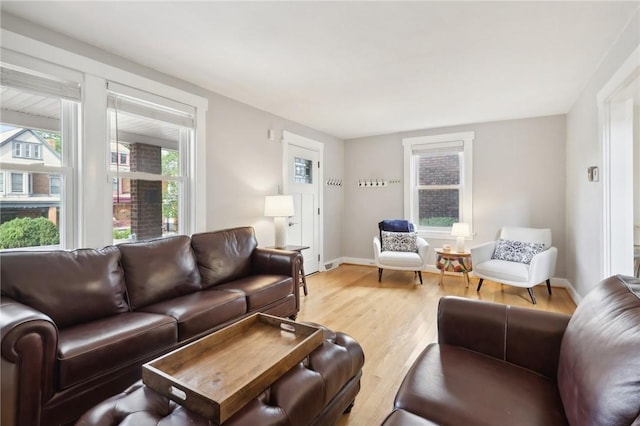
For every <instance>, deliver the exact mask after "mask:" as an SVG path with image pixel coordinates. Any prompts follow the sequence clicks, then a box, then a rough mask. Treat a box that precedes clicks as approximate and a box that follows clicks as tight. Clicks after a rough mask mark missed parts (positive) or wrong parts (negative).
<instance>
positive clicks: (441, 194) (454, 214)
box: [403, 132, 474, 238]
mask: <svg viewBox="0 0 640 426" xmlns="http://www.w3.org/2000/svg"><path fill="white" fill-rule="evenodd" d="M473 137H474V135H473V132H466V133H456V134H446V135H437V136H422V137H415V138H407V139H404V140H403V145H404V152H405V217H407V218H408V219H409V220H411V221H412V222H413V223H414V224H416V226H417V228H418V230H419V231H420V232H421V233H423V235H425V236H427V237H432V238H450V234H451V226H452V225H453V223H456V222H465V223H469V224H470V225H471V224H472V219H473V215H472V180H471V177H472V160H473V155H472V141H473Z"/></svg>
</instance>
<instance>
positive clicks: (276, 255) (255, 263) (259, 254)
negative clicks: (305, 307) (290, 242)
mask: <svg viewBox="0 0 640 426" xmlns="http://www.w3.org/2000/svg"><path fill="white" fill-rule="evenodd" d="M302 262H303V258H302V254H300V253H299V252H297V251H289V250H281V249H268V248H261V247H258V248H256V249H255V250H254V251H253V254H252V255H251V268H252V271H253V273H254V274H274V275H286V276H289V277H291V278H293V291H294V294H295V296H296V310H299V309H300V284H299V283H300V270H301V269H302Z"/></svg>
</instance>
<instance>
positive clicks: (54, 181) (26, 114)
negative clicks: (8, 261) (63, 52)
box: [0, 57, 80, 249]
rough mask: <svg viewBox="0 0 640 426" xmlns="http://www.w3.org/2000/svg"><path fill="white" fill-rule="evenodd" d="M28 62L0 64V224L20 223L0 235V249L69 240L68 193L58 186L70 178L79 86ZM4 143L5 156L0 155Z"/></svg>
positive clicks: (51, 68)
mask: <svg viewBox="0 0 640 426" xmlns="http://www.w3.org/2000/svg"><path fill="white" fill-rule="evenodd" d="M16 58H17V57H16ZM28 64H29V65H30V66H31V65H32V66H34V69H30V68H26V67H24V66H17V65H12V64H8V63H2V64H1V65H0V77H1V86H2V94H1V96H2V97H1V99H0V103H2V108H3V114H2V122H0V138H1V140H0V149H2V150H3V151H2V152H1V153H0V154H2V155H3V158H5V159H6V160H5V161H3V162H2V164H1V165H0V175H5V173H6V176H7V180H8V182H7V188H8V190H9V192H8V193H7V194H5V196H3V197H2V198H1V199H0V226H7V227H20V232H17V233H13V235H14V236H12V237H7V238H6V239H0V249H8V248H21V247H34V246H53V247H66V245H67V244H68V242H72V240H73V232H74V229H73V226H67V224H66V223H65V221H68V223H69V224H73V220H72V215H73V194H72V193H71V192H70V191H67V190H65V189H66V188H65V186H64V184H65V183H67V182H69V183H71V182H72V180H73V163H72V159H73V158H74V150H75V145H76V138H77V134H78V124H77V123H78V120H77V118H78V110H79V100H80V85H79V84H78V83H77V82H73V81H67V80H66V79H65V78H63V77H59V76H58V75H57V71H58V69H57V68H56V67H55V66H52V65H51V64H47V65H42V64H41V63H39V62H37V61H29V62H28ZM43 67H44V68H43ZM47 71H52V72H51V73H49V72H47ZM63 74H65V75H66V73H65V72H63ZM63 135H64V137H63ZM5 146H6V147H7V148H6V149H7V150H11V154H9V153H8V152H7V155H4V154H5V151H4V149H5V148H4V147H5ZM25 160H27V161H25ZM33 160H37V161H33ZM69 188H70V186H69ZM15 219H20V221H15V222H13V223H12V224H9V222H12V221H14V220H15ZM8 234H9V233H7V234H5V235H8ZM16 235H19V237H18V236H16Z"/></svg>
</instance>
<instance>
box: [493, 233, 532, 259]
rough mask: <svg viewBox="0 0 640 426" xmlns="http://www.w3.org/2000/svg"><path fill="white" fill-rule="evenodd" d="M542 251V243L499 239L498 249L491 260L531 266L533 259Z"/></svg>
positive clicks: (497, 242)
mask: <svg viewBox="0 0 640 426" xmlns="http://www.w3.org/2000/svg"><path fill="white" fill-rule="evenodd" d="M542 251H544V244H542V243H526V242H523V241H511V240H503V239H499V240H498V241H496V248H495V250H494V252H493V256H491V258H492V259H499V260H508V261H510V262H519V263H526V264H529V263H531V260H533V257H534V256H535V255H536V254H538V253H541V252H542Z"/></svg>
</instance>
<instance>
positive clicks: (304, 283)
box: [300, 264, 307, 296]
mask: <svg viewBox="0 0 640 426" xmlns="http://www.w3.org/2000/svg"><path fill="white" fill-rule="evenodd" d="M300 284H302V289H303V290H304V295H305V296H306V295H307V277H306V276H305V275H304V264H303V265H302V266H301V267H300Z"/></svg>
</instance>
